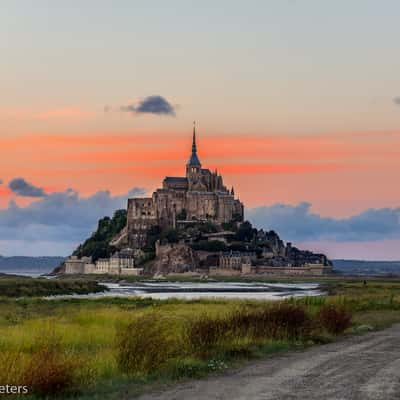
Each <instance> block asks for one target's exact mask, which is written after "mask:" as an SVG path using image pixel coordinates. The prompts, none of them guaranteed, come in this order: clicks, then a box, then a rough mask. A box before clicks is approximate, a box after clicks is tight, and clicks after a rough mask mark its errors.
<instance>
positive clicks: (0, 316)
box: [0, 278, 400, 399]
mask: <svg viewBox="0 0 400 400" xmlns="http://www.w3.org/2000/svg"><path fill="white" fill-rule="evenodd" d="M8 279H9V278H8ZM50 281H52V280H50ZM19 282H20V281H19ZM296 282H297V280H296ZM8 284H10V281H8ZM323 286H324V290H325V291H326V293H327V295H325V296H318V297H303V298H289V299H286V300H281V301H274V302H271V301H262V300H261V301H260V300H257V301H255V300H248V299H215V298H209V299H193V300H182V299H168V300H159V299H152V298H148V297H146V298H137V297H115V298H114V297H100V298H95V299H87V298H68V299H53V300H52V301H48V300H46V299H43V298H42V294H41V293H40V294H37V295H36V296H18V297H15V296H5V295H4V292H1V293H2V297H1V300H0V365H1V366H2V368H1V369H0V382H9V383H10V384H11V383H15V384H28V386H29V387H30V388H31V395H30V397H32V398H43V397H46V396H53V397H51V398H54V396H55V393H57V397H59V398H85V399H118V398H121V396H125V397H134V396H135V395H137V394H139V393H142V392H144V391H148V390H150V389H154V387H156V386H159V385H164V384H166V383H168V384H169V383H173V382H176V381H180V380H186V379H194V378H201V377H204V376H206V375H208V374H210V373H221V372H223V371H224V370H226V369H228V368H231V367H233V366H237V365H240V364H242V363H246V362H250V361H251V360H254V359H259V358H263V357H269V356H271V355H272V354H274V353H276V352H282V351H287V350H290V349H303V348H305V347H309V346H313V345H318V344H321V343H326V342H329V341H334V340H335V339H336V338H337V337H339V336H342V335H351V334H362V333H364V332H367V331H369V330H373V329H381V328H384V327H386V326H389V325H391V324H392V323H394V322H399V321H400V281H397V280H386V281H385V280H368V281H367V282H364V280H362V279H336V280H330V281H325V282H324V283H323ZM3 287H4V286H3ZM30 294H32V293H30ZM47 294H48V293H47ZM24 398H28V397H27V396H24Z"/></svg>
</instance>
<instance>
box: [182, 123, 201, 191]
mask: <svg viewBox="0 0 400 400" xmlns="http://www.w3.org/2000/svg"><path fill="white" fill-rule="evenodd" d="M200 176H201V163H200V160H199V157H197V146H196V125H195V123H193V142H192V154H191V156H190V158H189V161H188V162H187V164H186V177H187V179H188V181H189V183H195V182H197V181H198V180H199V178H200Z"/></svg>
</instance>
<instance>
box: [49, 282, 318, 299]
mask: <svg viewBox="0 0 400 400" xmlns="http://www.w3.org/2000/svg"><path fill="white" fill-rule="evenodd" d="M103 285H104V286H106V287H107V288H108V289H109V290H108V291H104V292H101V293H93V294H88V295H60V296H49V297H47V298H48V299H52V298H72V297H73V298H97V297H135V296H139V297H151V298H154V299H162V300H164V299H171V298H178V299H188V300H189V299H199V298H225V299H226V298H229V299H231V298H232V299H233V298H235V299H255V300H279V299H285V298H289V297H304V296H321V295H322V294H323V292H322V291H321V290H320V287H319V284H318V283H304V282H301V283H260V282H251V283H242V282H199V283H197V282H156V281H147V282H138V283H132V284H120V283H103Z"/></svg>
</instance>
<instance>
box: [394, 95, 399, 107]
mask: <svg viewBox="0 0 400 400" xmlns="http://www.w3.org/2000/svg"><path fill="white" fill-rule="evenodd" d="M393 103H394V104H396V105H397V106H400V96H397V97H395V98H394V99H393Z"/></svg>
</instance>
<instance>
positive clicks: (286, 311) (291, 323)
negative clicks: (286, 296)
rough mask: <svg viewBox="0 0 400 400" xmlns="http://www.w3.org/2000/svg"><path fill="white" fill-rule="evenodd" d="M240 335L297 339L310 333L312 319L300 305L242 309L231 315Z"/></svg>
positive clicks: (254, 337)
mask: <svg viewBox="0 0 400 400" xmlns="http://www.w3.org/2000/svg"><path fill="white" fill-rule="evenodd" d="M230 323H231V325H232V326H233V327H236V329H237V330H238V333H237V334H238V335H241V336H245V335H246V334H247V335H248V336H249V337H251V338H252V339H256V340H260V339H288V340H297V339H300V338H302V337H306V336H308V335H309V333H310V330H311V319H310V317H309V316H308V315H307V313H306V312H305V311H304V309H303V308H302V307H300V306H296V305H291V304H287V303H282V304H277V305H274V306H272V307H269V308H265V309H261V310H241V311H238V312H237V313H235V314H233V315H232V316H231V322H230Z"/></svg>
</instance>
